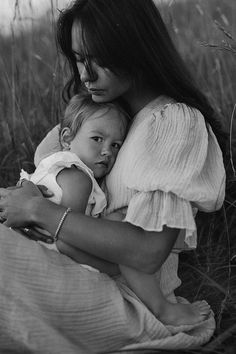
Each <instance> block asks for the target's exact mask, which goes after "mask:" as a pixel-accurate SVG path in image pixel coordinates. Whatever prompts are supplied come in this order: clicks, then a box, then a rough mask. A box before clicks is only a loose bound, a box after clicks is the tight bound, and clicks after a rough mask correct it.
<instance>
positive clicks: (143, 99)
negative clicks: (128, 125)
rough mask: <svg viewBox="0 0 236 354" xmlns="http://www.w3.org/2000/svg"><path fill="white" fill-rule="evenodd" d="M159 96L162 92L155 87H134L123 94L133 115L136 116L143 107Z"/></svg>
mask: <svg viewBox="0 0 236 354" xmlns="http://www.w3.org/2000/svg"><path fill="white" fill-rule="evenodd" d="M158 96H160V93H159V92H157V91H155V90H153V89H143V90H142V89H141V90H138V89H137V90H134V89H133V90H130V91H129V92H127V93H126V94H125V95H124V96H123V99H124V100H125V101H126V103H127V104H128V105H129V108H130V111H131V112H130V113H131V115H132V116H135V115H136V114H137V113H138V112H139V111H140V110H141V109H142V108H144V107H145V106H146V105H147V104H148V103H149V102H151V101H153V100H154V99H155V98H157V97H158Z"/></svg>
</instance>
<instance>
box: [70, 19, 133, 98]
mask: <svg viewBox="0 0 236 354" xmlns="http://www.w3.org/2000/svg"><path fill="white" fill-rule="evenodd" d="M71 37H72V51H73V52H74V54H75V57H76V62H77V68H78V71H79V75H80V80H81V82H82V83H83V84H84V86H85V88H86V89H87V90H88V92H89V93H90V94H91V95H92V99H93V101H94V102H110V101H113V100H114V99H116V98H118V97H120V96H125V95H126V94H127V93H128V92H129V90H130V89H131V80H130V79H128V78H125V77H120V76H117V75H115V74H114V73H113V72H112V71H110V70H109V69H107V68H103V67H101V66H99V65H98V64H97V63H96V61H95V60H93V59H92V58H91V66H92V69H93V72H94V74H95V75H94V77H92V76H91V75H90V74H89V73H88V71H87V69H86V66H85V60H84V59H85V58H84V57H83V55H82V53H83V51H82V43H81V40H80V38H81V37H82V33H81V26H80V24H79V22H78V21H77V22H75V23H74V24H73V26H72V33H71Z"/></svg>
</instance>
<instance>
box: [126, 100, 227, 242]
mask: <svg viewBox="0 0 236 354" xmlns="http://www.w3.org/2000/svg"><path fill="white" fill-rule="evenodd" d="M124 168H125V171H126V173H125V184H126V186H127V187H128V188H129V189H130V190H132V191H133V195H132V198H131V200H130V203H129V206H128V209H127V214H126V219H125V221H128V222H131V223H133V224H135V225H138V226H141V227H142V228H144V229H146V230H152V231H153V230H155V231H161V230H162V228H163V226H164V225H167V226H169V227H172V228H179V229H182V231H183V232H181V237H182V238H183V240H184V242H185V243H186V244H187V245H188V246H189V247H196V242H197V239H196V224H195V219H194V216H195V213H196V211H197V210H198V209H199V210H203V211H205V212H211V211H215V210H217V209H219V208H220V207H221V206H222V203H223V200H224V191H225V170H224V166H223V159H222V153H221V150H220V148H219V146H218V143H217V141H216V138H215V136H214V134H213V132H212V130H211V128H210V127H209V126H208V127H207V126H206V123H205V120H204V118H203V116H202V114H201V113H200V112H199V111H198V110H196V109H193V108H191V107H188V106H187V105H185V104H180V103H171V104H167V105H165V106H164V108H162V109H161V110H154V111H153V112H151V113H150V116H149V117H148V118H147V119H143V121H142V123H141V124H139V125H138V128H137V129H136V131H135V132H134V134H133V135H132V139H131V140H130V142H129V148H128V149H127V156H126V165H125V166H124Z"/></svg>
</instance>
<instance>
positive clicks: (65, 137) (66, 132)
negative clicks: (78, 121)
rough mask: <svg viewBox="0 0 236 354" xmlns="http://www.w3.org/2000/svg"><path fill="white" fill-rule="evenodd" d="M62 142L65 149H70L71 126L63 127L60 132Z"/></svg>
mask: <svg viewBox="0 0 236 354" xmlns="http://www.w3.org/2000/svg"><path fill="white" fill-rule="evenodd" d="M60 142H61V146H62V148H63V150H70V142H71V131H70V128H68V127H66V128H63V129H62V131H61V134H60Z"/></svg>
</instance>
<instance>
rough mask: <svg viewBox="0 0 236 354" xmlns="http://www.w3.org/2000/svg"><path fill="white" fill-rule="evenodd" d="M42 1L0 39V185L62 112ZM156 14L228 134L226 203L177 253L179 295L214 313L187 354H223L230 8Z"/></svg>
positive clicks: (228, 284) (230, 294) (227, 332)
mask: <svg viewBox="0 0 236 354" xmlns="http://www.w3.org/2000/svg"><path fill="white" fill-rule="evenodd" d="M117 1H118V0H117ZM144 1H145V0H144ZM49 3H50V4H51V9H50V11H49V12H48V13H47V15H46V16H44V18H42V19H41V20H40V22H35V20H34V19H32V20H31V23H30V26H29V29H28V31H23V30H21V28H20V27H16V26H14V21H13V22H12V29H11V34H10V35H9V36H7V37H3V36H1V37H0V43H1V58H0V87H1V90H0V156H1V158H0V186H8V185H13V184H15V183H16V181H17V179H18V176H19V170H20V168H21V167H24V168H25V169H27V170H28V171H32V170H33V169H34V165H33V155H34V151H35V148H36V146H37V144H38V143H39V141H40V140H41V139H42V138H43V136H44V135H45V133H46V132H47V131H49V130H50V129H51V127H53V126H54V125H55V124H56V123H57V122H58V119H59V117H60V115H61V112H62V110H63V103H62V100H61V91H62V87H63V82H64V80H65V77H66V71H65V68H64V64H63V61H62V59H61V58H59V57H58V55H57V53H56V46H55V40H54V21H55V17H56V16H57V12H56V10H55V8H54V7H53V6H52V5H53V1H52V0H51V1H50V0H49ZM17 6H19V3H18V1H16V8H17ZM161 12H162V14H163V17H164V19H165V21H166V23H167V24H168V27H169V30H170V32H171V35H172V37H173V40H174V42H175V43H176V46H177V47H178V49H179V50H180V52H181V53H182V55H183V57H184V59H185V61H186V62H187V65H188V66H189V68H190V70H192V72H193V73H194V75H195V78H196V80H197V81H198V82H199V85H200V86H201V88H202V89H203V91H204V92H205V93H206V95H207V96H208V98H209V100H210V101H211V103H212V104H213V106H214V107H215V109H216V111H217V112H218V114H219V116H220V117H221V120H222V124H223V125H224V127H225V129H226V130H227V131H228V133H229V142H228V150H227V157H226V170H227V187H226V198H225V203H224V206H223V208H222V209H221V210H220V211H218V212H216V213H212V214H204V213H200V214H199V215H198V218H197V224H198V236H199V245H198V248H197V250H196V251H194V252H191V255H190V253H183V254H182V255H181V263H180V276H181V278H182V280H183V285H182V286H181V287H180V289H179V290H178V293H179V294H181V295H184V296H186V297H187V298H188V299H189V300H195V299H202V298H204V299H207V300H208V301H209V303H210V304H211V306H212V308H213V310H214V312H215V314H216V321H217V330H216V333H215V336H214V337H213V339H212V340H211V342H210V343H208V344H207V345H206V346H204V347H203V348H202V349H201V350H195V351H187V352H191V353H197V352H208V353H227V354H230V353H234V352H235V348H236V210H235V209H236V188H235V185H236V126H235V115H236V108H235V107H236V17H235V13H236V3H235V1H234V0H194V1H193V0H186V1H180V2H179V1H177V0H176V1H171V0H170V1H167V2H165V3H164V2H163V4H162V5H161ZM149 352H150V351H149ZM183 352H184V351H181V353H183ZM165 353H166V352H165Z"/></svg>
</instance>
